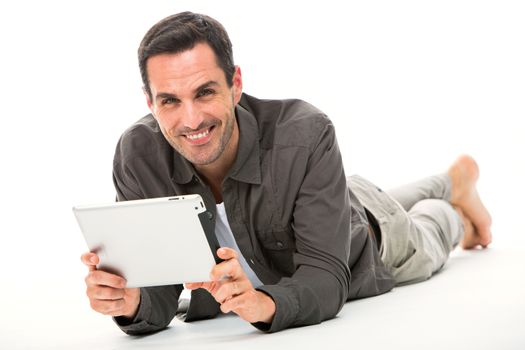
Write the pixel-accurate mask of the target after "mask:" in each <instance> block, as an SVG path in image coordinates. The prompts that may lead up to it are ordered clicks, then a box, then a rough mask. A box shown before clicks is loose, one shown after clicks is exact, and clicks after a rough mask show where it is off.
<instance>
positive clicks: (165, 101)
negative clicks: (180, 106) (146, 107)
mask: <svg viewBox="0 0 525 350" xmlns="http://www.w3.org/2000/svg"><path fill="white" fill-rule="evenodd" d="M175 102H177V101H175V99H174V98H173V97H166V98H163V99H162V100H161V101H160V103H161V104H162V105H163V106H165V105H170V104H174V103H175Z"/></svg>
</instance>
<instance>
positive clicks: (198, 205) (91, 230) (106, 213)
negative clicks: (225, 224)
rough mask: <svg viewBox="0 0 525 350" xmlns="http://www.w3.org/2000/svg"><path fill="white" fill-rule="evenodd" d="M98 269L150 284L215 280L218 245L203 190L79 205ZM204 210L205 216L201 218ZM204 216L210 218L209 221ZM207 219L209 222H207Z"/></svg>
mask: <svg viewBox="0 0 525 350" xmlns="http://www.w3.org/2000/svg"><path fill="white" fill-rule="evenodd" d="M73 212H74V213H75V216H76V218H77V221H78V223H79V226H80V229H81V231H82V233H83V235H84V238H85V240H86V243H87V245H88V248H89V250H90V251H92V252H95V253H97V254H98V256H99V257H100V264H99V265H98V266H97V268H98V269H101V270H104V271H108V272H112V273H115V274H118V275H120V276H122V277H124V278H125V279H126V280H127V287H129V288H132V287H146V286H158V285H168V284H178V283H184V282H201V281H208V280H209V273H210V271H211V269H212V267H213V266H214V265H215V259H214V254H212V249H210V248H211V247H213V252H215V251H216V249H217V248H218V243H217V242H216V238H215V234H214V232H213V225H208V226H210V227H209V228H208V229H210V230H211V231H212V232H207V233H208V236H209V237H210V238H211V239H210V241H208V239H207V236H206V233H205V231H204V229H203V225H202V223H204V224H206V222H205V221H206V220H207V221H209V222H211V219H210V217H209V216H208V215H206V214H209V213H207V212H206V208H205V206H204V203H203V201H202V198H201V197H200V196H199V195H187V196H178V197H164V198H155V199H142V200H134V201H126V202H116V203H110V204H104V205H92V206H77V207H74V208H73ZM199 215H200V217H199ZM203 220H204V221H203ZM201 221H203V222H202V223H201Z"/></svg>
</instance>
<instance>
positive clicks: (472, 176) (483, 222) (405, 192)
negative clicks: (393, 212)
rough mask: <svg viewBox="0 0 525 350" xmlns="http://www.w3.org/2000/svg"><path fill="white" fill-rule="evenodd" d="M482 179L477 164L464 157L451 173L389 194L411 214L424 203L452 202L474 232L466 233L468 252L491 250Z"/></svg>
mask: <svg viewBox="0 0 525 350" xmlns="http://www.w3.org/2000/svg"><path fill="white" fill-rule="evenodd" d="M478 178H479V168H478V165H477V163H476V161H475V160H474V159H473V158H472V157H470V156H466V155H463V156H460V157H459V158H458V159H457V160H456V161H455V162H454V163H453V164H452V166H450V168H449V169H448V171H447V173H445V174H440V175H435V176H431V177H428V178H425V179H423V180H420V181H417V182H414V183H411V184H408V185H404V186H401V187H398V188H395V189H392V190H389V191H388V194H389V195H390V196H392V197H393V198H394V199H395V200H396V201H398V202H399V204H401V206H402V207H403V208H404V209H405V210H407V211H409V210H410V209H411V208H412V207H413V206H414V205H415V204H416V203H417V202H419V201H421V200H424V199H430V198H436V199H443V200H446V201H448V202H450V203H451V204H452V205H453V206H454V208H456V210H458V212H459V211H460V213H459V214H460V216H461V218H462V219H463V220H467V221H468V225H466V226H468V227H471V226H473V230H466V232H465V238H464V240H463V241H462V242H461V246H462V247H463V248H465V249H470V248H474V247H476V246H478V245H481V246H482V247H487V246H488V245H489V244H490V242H491V241H492V233H491V231H490V226H491V224H492V219H491V217H490V214H489V212H488V211H487V209H486V208H485V206H484V205H483V203H482V202H481V199H480V197H479V194H478V191H477V189H476V182H477V180H478Z"/></svg>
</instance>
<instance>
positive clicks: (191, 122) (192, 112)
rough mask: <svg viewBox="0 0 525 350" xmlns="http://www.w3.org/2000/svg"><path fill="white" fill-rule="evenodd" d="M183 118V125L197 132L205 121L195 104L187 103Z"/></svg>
mask: <svg viewBox="0 0 525 350" xmlns="http://www.w3.org/2000/svg"><path fill="white" fill-rule="evenodd" d="M182 112H183V116H182V125H183V126H184V127H185V128H189V129H192V130H197V129H198V128H199V126H200V125H201V124H202V122H203V121H204V118H203V117H202V113H200V110H199V109H198V108H197V107H196V106H195V105H194V104H193V103H191V102H190V103H185V104H184V109H183V111H182Z"/></svg>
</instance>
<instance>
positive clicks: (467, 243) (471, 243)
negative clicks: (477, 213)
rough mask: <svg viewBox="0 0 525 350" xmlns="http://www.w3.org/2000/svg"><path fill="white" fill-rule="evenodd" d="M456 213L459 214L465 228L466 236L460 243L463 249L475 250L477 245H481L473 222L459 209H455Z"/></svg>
mask: <svg viewBox="0 0 525 350" xmlns="http://www.w3.org/2000/svg"><path fill="white" fill-rule="evenodd" d="M454 209H456V211H457V212H458V214H459V216H460V217H461V221H462V222H463V228H464V231H465V232H464V235H463V240H462V241H461V242H460V245H461V248H463V249H472V248H475V247H476V246H477V245H479V244H480V243H479V240H480V239H479V235H478V234H477V233H476V230H475V228H474V225H472V221H470V220H469V218H467V217H466V216H465V214H464V213H463V210H461V208H459V207H454Z"/></svg>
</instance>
